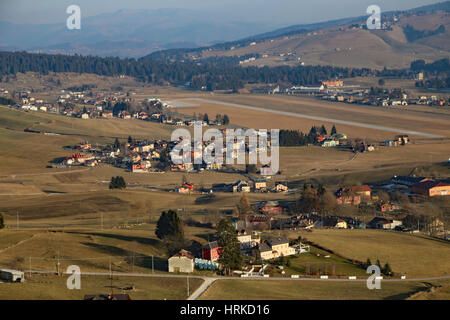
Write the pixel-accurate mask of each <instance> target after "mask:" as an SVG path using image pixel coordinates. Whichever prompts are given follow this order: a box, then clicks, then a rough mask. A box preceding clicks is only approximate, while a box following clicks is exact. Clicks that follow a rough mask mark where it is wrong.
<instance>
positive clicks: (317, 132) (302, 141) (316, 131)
mask: <svg viewBox="0 0 450 320" xmlns="http://www.w3.org/2000/svg"><path fill="white" fill-rule="evenodd" d="M336 133H337V130H336V127H335V126H334V125H333V127H332V128H331V132H330V135H334V134H336ZM327 134H328V131H327V129H326V128H325V126H324V125H322V126H321V127H316V126H313V127H311V129H310V130H309V133H308V134H306V133H303V132H301V131H299V130H285V129H281V130H280V135H279V138H280V146H281V147H292V146H306V145H308V144H316V143H318V142H319V141H318V137H319V136H326V135H327Z"/></svg>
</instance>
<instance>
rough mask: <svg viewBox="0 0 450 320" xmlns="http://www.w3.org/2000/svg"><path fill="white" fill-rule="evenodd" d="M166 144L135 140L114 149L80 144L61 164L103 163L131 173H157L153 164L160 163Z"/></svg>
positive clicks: (92, 164)
mask: <svg viewBox="0 0 450 320" xmlns="http://www.w3.org/2000/svg"><path fill="white" fill-rule="evenodd" d="M168 144H169V142H167V141H164V140H155V141H148V140H143V141H137V140H136V141H132V142H131V143H130V142H127V143H125V144H122V145H120V146H116V147H114V146H99V145H92V144H90V143H89V142H82V143H79V144H77V145H76V146H75V147H74V149H75V150H76V152H75V153H74V154H72V155H70V156H68V157H66V158H65V159H64V160H63V161H62V164H63V165H67V166H76V165H85V166H95V165H97V164H99V163H100V162H104V163H110V164H112V165H114V166H116V167H119V168H124V169H128V170H130V171H131V172H152V171H155V172H158V171H159V169H153V166H154V163H155V162H160V157H161V152H163V151H162V150H164V149H166V148H167V146H168ZM152 163H153V164H152Z"/></svg>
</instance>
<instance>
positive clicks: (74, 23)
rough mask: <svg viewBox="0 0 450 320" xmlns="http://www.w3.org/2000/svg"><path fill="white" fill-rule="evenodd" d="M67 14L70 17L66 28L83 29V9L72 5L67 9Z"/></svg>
mask: <svg viewBox="0 0 450 320" xmlns="http://www.w3.org/2000/svg"><path fill="white" fill-rule="evenodd" d="M66 13H67V14H70V16H69V17H68V18H67V20H66V26H67V29H69V30H74V29H77V30H80V29H81V8H80V7H79V6H77V5H76V4H73V5H70V6H68V7H67V9H66Z"/></svg>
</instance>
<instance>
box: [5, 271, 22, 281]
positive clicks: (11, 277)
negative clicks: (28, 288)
mask: <svg viewBox="0 0 450 320" xmlns="http://www.w3.org/2000/svg"><path fill="white" fill-rule="evenodd" d="M0 280H4V281H11V282H24V281H25V273H24V272H22V271H18V270H11V269H0Z"/></svg>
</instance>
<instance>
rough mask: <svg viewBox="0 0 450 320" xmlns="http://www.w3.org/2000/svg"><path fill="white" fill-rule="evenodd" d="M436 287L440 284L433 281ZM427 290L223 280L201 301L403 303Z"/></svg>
mask: <svg viewBox="0 0 450 320" xmlns="http://www.w3.org/2000/svg"><path fill="white" fill-rule="evenodd" d="M436 285H439V283H438V282H436ZM429 287H430V284H427V283H420V282H395V283H392V282H391V283H388V282H382V284H381V289H380V290H369V289H367V286H366V283H365V282H355V283H352V282H329V281H327V282H323V281H297V280H283V281H275V280H274V281H260V280H246V281H240V280H222V281H216V282H215V283H213V285H212V286H211V287H209V288H208V290H207V291H206V292H205V293H204V294H203V295H202V296H201V299H202V300H215V299H217V300H272V299H273V300H317V299H318V300H380V299H383V300H402V299H406V298H408V297H409V296H410V295H412V294H414V293H416V292H418V291H425V290H427V289H428V288H429ZM236 292H239V295H236Z"/></svg>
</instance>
